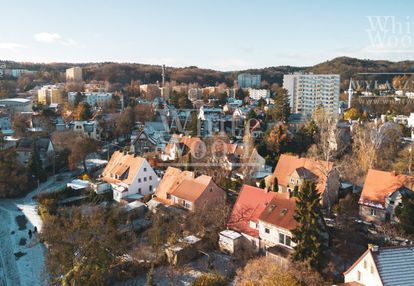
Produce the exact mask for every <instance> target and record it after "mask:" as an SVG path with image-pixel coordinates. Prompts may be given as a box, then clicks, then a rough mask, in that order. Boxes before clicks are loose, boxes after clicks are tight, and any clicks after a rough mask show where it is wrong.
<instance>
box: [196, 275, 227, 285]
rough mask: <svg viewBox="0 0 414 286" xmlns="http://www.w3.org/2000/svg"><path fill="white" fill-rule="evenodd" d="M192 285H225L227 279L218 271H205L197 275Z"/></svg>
mask: <svg viewBox="0 0 414 286" xmlns="http://www.w3.org/2000/svg"><path fill="white" fill-rule="evenodd" d="M191 285H192V286H225V285H227V279H226V278H225V277H223V276H222V275H220V274H218V273H206V274H203V275H201V276H199V277H198V278H197V279H196V280H194V281H193V283H192V284H191Z"/></svg>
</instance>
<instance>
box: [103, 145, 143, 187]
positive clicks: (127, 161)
mask: <svg viewBox="0 0 414 286" xmlns="http://www.w3.org/2000/svg"><path fill="white" fill-rule="evenodd" d="M144 161H145V159H144V158H142V157H135V156H134V155H129V154H124V153H122V152H119V151H116V152H114V154H112V157H111V159H110V160H109V162H108V164H107V165H106V167H105V169H104V170H103V172H102V178H103V180H104V181H106V182H109V183H120V182H123V183H125V184H128V185H129V184H131V183H132V181H133V180H134V177H135V175H136V174H137V172H138V171H139V169H140V168H141V166H142V164H143V163H144ZM126 171H128V176H127V177H126V178H125V179H122V180H121V179H119V177H120V176H122V175H124V174H125V172H126ZM117 176H118V178H117Z"/></svg>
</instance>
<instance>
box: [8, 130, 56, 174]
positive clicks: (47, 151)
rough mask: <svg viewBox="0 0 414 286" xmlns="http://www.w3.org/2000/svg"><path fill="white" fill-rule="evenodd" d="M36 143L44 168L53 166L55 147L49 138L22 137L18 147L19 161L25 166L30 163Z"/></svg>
mask: <svg viewBox="0 0 414 286" xmlns="http://www.w3.org/2000/svg"><path fill="white" fill-rule="evenodd" d="M34 145H35V146H36V149H37V153H38V155H39V160H40V162H41V165H42V168H43V169H46V168H48V167H51V166H52V165H53V163H54V157H55V147H54V146H53V143H52V141H51V140H50V139H49V138H36V139H33V138H30V137H26V138H22V139H21V140H20V141H19V143H18V144H17V148H16V153H17V160H18V161H19V163H20V164H22V165H23V166H27V165H28V164H29V161H30V158H31V156H32V152H33V148H34V147H33V146H34Z"/></svg>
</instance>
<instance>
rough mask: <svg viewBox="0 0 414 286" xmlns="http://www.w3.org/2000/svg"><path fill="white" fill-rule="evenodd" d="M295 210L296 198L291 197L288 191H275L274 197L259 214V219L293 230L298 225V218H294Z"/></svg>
mask: <svg viewBox="0 0 414 286" xmlns="http://www.w3.org/2000/svg"><path fill="white" fill-rule="evenodd" d="M295 210H296V199H295V198H289V195H288V194H286V193H275V195H274V197H273V199H272V200H271V201H270V202H269V203H268V204H267V206H266V208H265V209H264V210H263V212H262V213H261V215H260V216H259V220H261V221H263V222H266V223H269V224H271V225H274V226H276V227H279V228H284V229H287V230H293V229H295V228H296V225H297V222H296V220H295V219H294V218H293V214H294V213H295Z"/></svg>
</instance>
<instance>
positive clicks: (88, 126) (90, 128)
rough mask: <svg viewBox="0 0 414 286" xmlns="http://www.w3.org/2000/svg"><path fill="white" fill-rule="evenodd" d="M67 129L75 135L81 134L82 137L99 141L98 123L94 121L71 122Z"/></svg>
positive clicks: (99, 129) (99, 130)
mask: <svg viewBox="0 0 414 286" xmlns="http://www.w3.org/2000/svg"><path fill="white" fill-rule="evenodd" d="M69 129H70V130H73V131H74V132H77V133H82V134H83V135H85V136H87V137H89V138H92V139H95V140H100V139H101V128H100V127H99V123H98V121H96V120H93V121H77V120H74V121H71V122H70V123H69Z"/></svg>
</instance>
